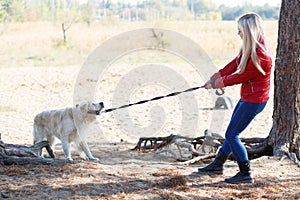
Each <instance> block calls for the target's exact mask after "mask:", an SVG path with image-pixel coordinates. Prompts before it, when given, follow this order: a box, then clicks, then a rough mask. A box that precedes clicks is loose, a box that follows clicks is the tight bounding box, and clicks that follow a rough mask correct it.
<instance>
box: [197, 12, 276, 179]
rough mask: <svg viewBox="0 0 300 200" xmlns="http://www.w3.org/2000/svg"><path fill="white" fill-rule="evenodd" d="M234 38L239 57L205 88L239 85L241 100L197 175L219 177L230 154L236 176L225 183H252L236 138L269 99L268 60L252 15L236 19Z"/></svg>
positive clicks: (258, 24)
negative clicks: (237, 39)
mask: <svg viewBox="0 0 300 200" xmlns="http://www.w3.org/2000/svg"><path fill="white" fill-rule="evenodd" d="M237 24H238V35H239V36H240V37H241V39H242V47H241V50H240V53H239V54H238V56H237V57H236V58H234V59H233V60H232V61H231V62H230V63H228V64H227V65H226V66H225V67H224V68H223V69H221V70H219V71H218V72H217V73H215V74H214V75H213V76H212V77H211V78H210V80H209V81H207V82H206V84H205V88H206V89H211V88H222V87H225V86H231V85H236V84H241V92H240V94H241V96H240V100H239V102H238V103H237V105H236V107H235V109H234V111H233V114H232V117H231V120H230V123H229V125H228V127H227V130H226V133H225V141H224V143H223V145H222V148H221V149H220V150H219V151H218V153H217V156H216V158H215V159H214V161H213V162H212V163H210V164H209V165H208V166H206V167H204V168H199V169H198V171H199V172H210V173H216V174H217V173H223V164H224V163H225V161H226V159H227V158H228V156H229V155H230V154H233V156H234V158H235V160H236V161H237V163H238V166H239V169H240V171H239V173H237V174H236V175H235V176H233V177H231V178H226V179H225V182H227V183H253V182H254V179H253V176H252V174H251V171H250V162H249V159H248V155H247V151H246V148H245V146H244V145H243V143H242V142H241V140H240V138H239V135H240V134H241V133H242V132H243V130H245V128H246V127H247V126H248V125H249V124H250V123H251V121H252V120H253V119H254V117H255V116H256V115H257V114H258V113H260V112H261V111H262V110H263V109H264V108H265V106H266V103H267V101H268V99H269V90H270V75H271V68H272V60H271V57H270V55H269V53H268V51H267V49H266V46H265V41H264V34H263V29H262V20H261V18H260V16H259V15H257V14H256V13H246V14H244V15H242V16H241V17H239V18H238V20H237Z"/></svg>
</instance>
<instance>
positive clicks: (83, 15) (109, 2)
mask: <svg viewBox="0 0 300 200" xmlns="http://www.w3.org/2000/svg"><path fill="white" fill-rule="evenodd" d="M134 2H135V3H133V1H130V0H0V6H1V7H0V22H22V21H58V20H59V21H62V20H63V21H66V20H68V21H76V22H79V21H81V22H86V23H88V24H89V23H91V22H94V21H102V20H113V21H116V20H121V21H149V20H234V19H235V18H236V17H238V16H239V15H241V14H242V13H245V12H249V11H253V12H257V13H258V14H260V15H261V16H262V17H263V18H264V19H278V17H279V10H280V7H279V5H278V6H276V7H274V6H270V5H269V4H266V5H264V6H253V5H252V4H249V3H247V4H244V5H242V6H236V7H228V6H225V5H221V6H219V7H218V6H216V5H215V4H214V3H213V1H212V0H137V1H134Z"/></svg>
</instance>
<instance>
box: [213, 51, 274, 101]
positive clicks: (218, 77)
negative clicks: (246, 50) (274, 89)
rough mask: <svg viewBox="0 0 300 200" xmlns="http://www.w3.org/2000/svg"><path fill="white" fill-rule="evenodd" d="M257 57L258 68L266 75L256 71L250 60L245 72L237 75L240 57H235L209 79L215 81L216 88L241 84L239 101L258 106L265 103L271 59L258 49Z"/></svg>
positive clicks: (268, 87)
mask: <svg viewBox="0 0 300 200" xmlns="http://www.w3.org/2000/svg"><path fill="white" fill-rule="evenodd" d="M257 56H258V59H259V62H260V66H261V67H262V69H263V70H264V71H265V72H266V75H263V74H262V73H261V72H260V71H258V69H257V68H256V67H255V66H254V64H253V62H252V59H249V62H248V64H247V66H246V68H245V71H244V72H243V73H239V72H238V71H237V67H238V64H239V62H240V56H237V57H236V58H235V59H233V60H232V61H231V62H230V63H228V64H227V65H226V66H225V67H224V68H223V69H221V70H219V72H218V73H215V74H214V75H213V76H212V77H211V78H210V79H211V80H213V81H215V87H216V88H222V87H224V86H230V85H236V84H240V83H241V84H242V86H241V99H242V100H243V101H246V102H250V103H259V104H260V103H265V102H267V101H268V99H269V91H270V76H271V68H272V59H271V57H270V56H269V55H266V54H265V53H264V52H263V51H262V50H261V49H259V48H258V49H257Z"/></svg>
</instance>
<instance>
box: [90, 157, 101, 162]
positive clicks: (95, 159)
mask: <svg viewBox="0 0 300 200" xmlns="http://www.w3.org/2000/svg"><path fill="white" fill-rule="evenodd" d="M89 160H93V161H98V160H99V158H95V157H92V158H89Z"/></svg>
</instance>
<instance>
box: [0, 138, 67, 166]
mask: <svg viewBox="0 0 300 200" xmlns="http://www.w3.org/2000/svg"><path fill="white" fill-rule="evenodd" d="M43 148H45V149H46V151H47V152H48V154H49V156H50V157H51V158H43V157H41V156H39V152H41V151H42V150H43ZM54 157H55V156H54V153H53V151H52V149H51V147H50V145H49V142H48V141H42V142H39V143H37V144H34V145H32V146H25V145H18V144H6V143H4V142H3V141H2V140H1V134H0V164H1V165H14V164H15V165H27V164H32V165H41V164H47V165H48V164H53V163H66V161H65V160H60V159H53V158H54Z"/></svg>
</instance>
